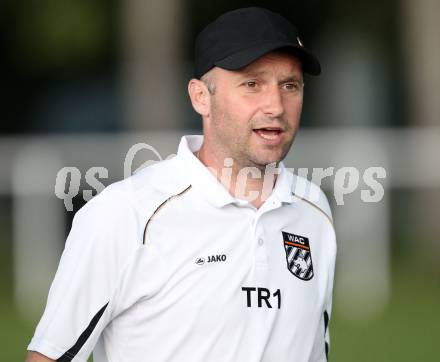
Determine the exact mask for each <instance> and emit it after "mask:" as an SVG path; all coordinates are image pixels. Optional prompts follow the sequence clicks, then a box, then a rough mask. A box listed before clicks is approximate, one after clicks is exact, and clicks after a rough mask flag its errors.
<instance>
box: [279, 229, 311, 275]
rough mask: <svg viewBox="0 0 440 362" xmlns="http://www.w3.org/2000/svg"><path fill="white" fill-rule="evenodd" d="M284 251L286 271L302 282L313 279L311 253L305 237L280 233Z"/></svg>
mask: <svg viewBox="0 0 440 362" xmlns="http://www.w3.org/2000/svg"><path fill="white" fill-rule="evenodd" d="M282 233H283V242H284V249H285V250H286V261H287V269H289V271H290V272H291V273H292V274H293V275H295V276H296V277H297V278H299V279H302V280H310V279H312V278H313V264H312V253H311V250H310V243H309V239H308V238H306V237H305V236H300V235H295V234H290V233H286V232H284V231H282Z"/></svg>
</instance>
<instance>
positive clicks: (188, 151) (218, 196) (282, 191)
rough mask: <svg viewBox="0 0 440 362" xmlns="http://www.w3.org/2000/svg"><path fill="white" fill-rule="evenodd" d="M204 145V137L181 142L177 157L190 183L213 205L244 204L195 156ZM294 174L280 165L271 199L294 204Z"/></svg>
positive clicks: (193, 137) (187, 137) (186, 137)
mask: <svg viewBox="0 0 440 362" xmlns="http://www.w3.org/2000/svg"><path fill="white" fill-rule="evenodd" d="M202 143H203V136H201V135H189V136H183V137H182V138H181V140H180V144H179V148H178V151H177V157H178V158H179V159H180V160H181V165H182V167H183V173H184V175H186V177H188V179H189V182H190V183H191V184H192V185H193V187H194V188H196V189H197V190H198V191H199V192H201V193H202V194H203V196H204V198H206V200H208V201H209V202H210V203H211V204H213V205H214V206H216V207H222V206H225V205H227V204H232V203H237V202H238V203H240V202H241V203H242V200H240V201H239V200H238V199H237V198H235V197H233V196H232V195H231V194H230V193H229V191H228V190H227V189H226V188H225V187H224V186H223V185H222V184H221V183H220V182H219V181H218V180H217V178H216V177H215V176H214V175H213V174H212V173H211V172H210V171H209V169H208V168H207V167H206V166H205V165H204V164H203V163H202V162H201V161H200V160H199V159H198V158H197V157H196V156H195V155H194V152H197V151H198V150H199V149H200V147H201V146H202ZM292 182H293V174H291V172H289V171H288V170H286V168H285V166H284V164H283V162H280V163H279V166H278V176H277V180H276V182H275V186H274V189H273V191H272V194H271V195H270V196H269V199H270V198H272V197H275V198H276V199H278V200H279V201H280V202H287V203H291V202H293V197H292Z"/></svg>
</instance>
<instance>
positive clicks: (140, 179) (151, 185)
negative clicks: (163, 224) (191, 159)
mask: <svg viewBox="0 0 440 362" xmlns="http://www.w3.org/2000/svg"><path fill="white" fill-rule="evenodd" d="M185 185H186V181H185V178H184V177H182V172H181V167H180V166H179V163H178V161H177V160H176V157H173V158H171V159H168V160H164V161H160V162H157V163H155V164H152V165H149V166H147V167H144V168H142V169H140V170H139V171H137V172H135V173H134V174H133V175H132V176H129V177H127V178H125V179H123V180H121V181H118V182H115V183H113V184H110V185H109V186H107V187H106V188H105V189H104V190H103V191H102V192H100V193H99V194H98V195H97V196H95V197H94V198H93V199H92V200H90V201H89V202H88V203H87V205H89V204H90V205H89V206H88V208H92V207H94V208H99V209H105V210H110V211H111V212H116V213H118V214H120V213H126V212H127V211H132V212H137V213H141V214H143V213H145V212H147V210H148V209H149V208H152V207H154V206H155V205H156V204H158V203H160V202H162V201H161V200H163V199H164V198H167V197H169V196H170V195H173V194H174V193H178V192H180V191H181V189H182V188H184V187H185ZM87 205H86V206H87Z"/></svg>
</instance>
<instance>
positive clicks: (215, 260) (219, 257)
mask: <svg viewBox="0 0 440 362" xmlns="http://www.w3.org/2000/svg"><path fill="white" fill-rule="evenodd" d="M220 261H226V255H225V254H221V255H209V256H208V263H218V262H220Z"/></svg>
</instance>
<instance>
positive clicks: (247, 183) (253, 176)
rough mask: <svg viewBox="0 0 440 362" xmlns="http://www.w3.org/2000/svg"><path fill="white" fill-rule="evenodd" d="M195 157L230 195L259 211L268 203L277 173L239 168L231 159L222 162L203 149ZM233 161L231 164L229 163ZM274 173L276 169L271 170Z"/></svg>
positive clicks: (251, 168) (253, 168)
mask: <svg viewBox="0 0 440 362" xmlns="http://www.w3.org/2000/svg"><path fill="white" fill-rule="evenodd" d="M194 155H195V156H196V157H197V158H198V159H199V160H200V162H202V163H203V164H204V165H205V166H206V167H207V168H208V169H209V171H210V172H211V173H212V174H213V175H214V176H215V177H216V178H217V180H218V181H219V182H220V183H221V184H222V185H223V186H224V187H225V188H226V189H227V190H228V191H229V193H230V194H231V195H232V196H234V197H236V198H238V199H242V200H246V201H249V202H250V203H251V204H252V205H253V206H255V207H256V208H257V209H258V208H260V206H261V205H262V204H263V203H264V201H266V199H267V198H268V197H269V196H270V194H271V193H272V190H273V188H274V185H275V182H276V177H277V173H276V172H269V173H268V172H267V169H268V168H267V167H266V168H265V169H263V170H261V169H259V168H257V167H244V168H243V167H239V166H237V165H236V164H234V162H232V160H231V159H224V160H221V161H222V162H220V161H219V160H217V159H214V158H213V157H209V155H206V154H205V153H204V152H203V148H202V149H200V150H199V151H197V152H195V153H194ZM228 160H229V161H231V162H228ZM270 170H272V171H274V170H275V169H274V168H272V169H270Z"/></svg>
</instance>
